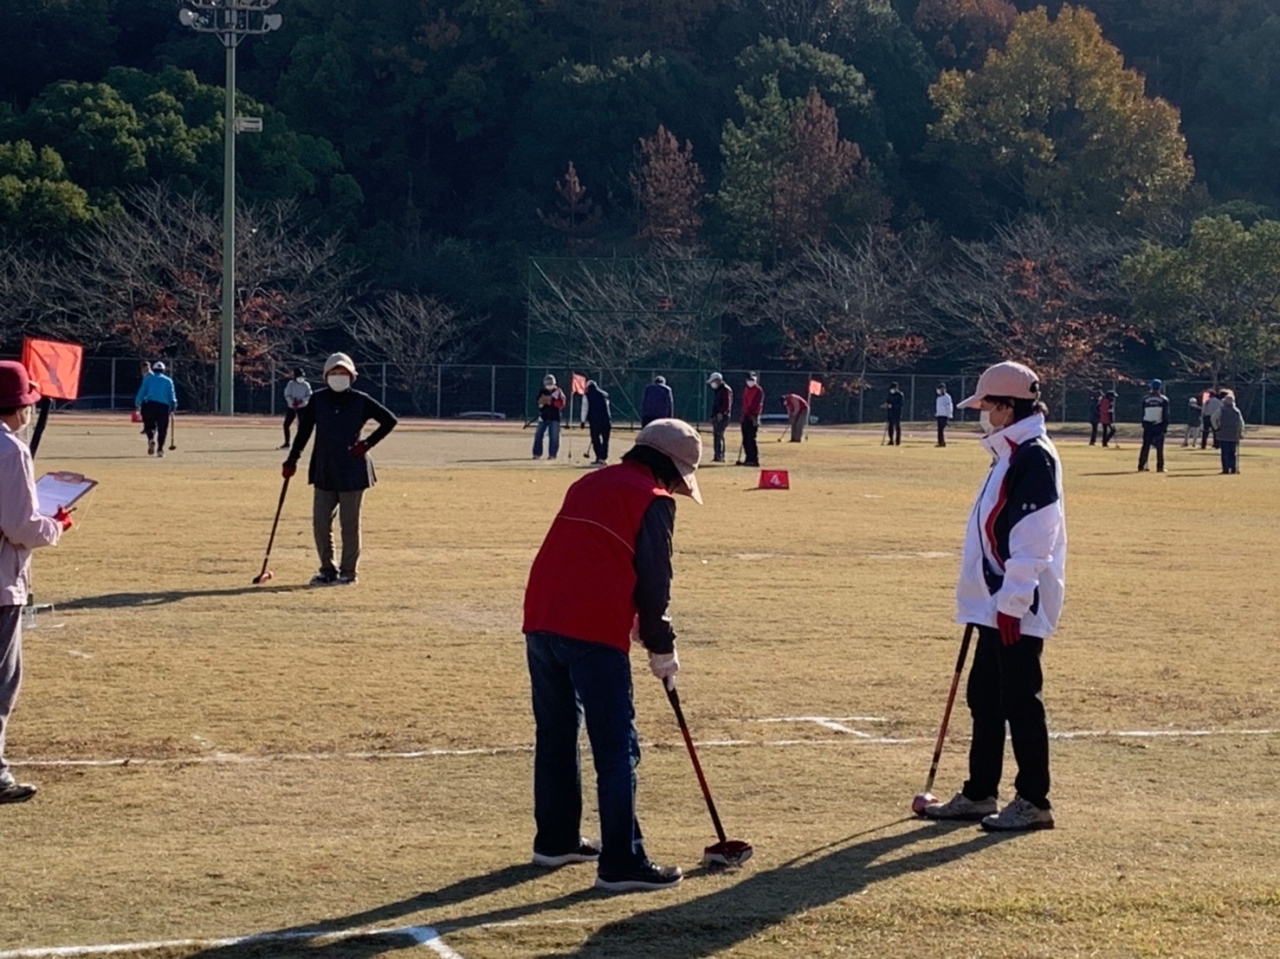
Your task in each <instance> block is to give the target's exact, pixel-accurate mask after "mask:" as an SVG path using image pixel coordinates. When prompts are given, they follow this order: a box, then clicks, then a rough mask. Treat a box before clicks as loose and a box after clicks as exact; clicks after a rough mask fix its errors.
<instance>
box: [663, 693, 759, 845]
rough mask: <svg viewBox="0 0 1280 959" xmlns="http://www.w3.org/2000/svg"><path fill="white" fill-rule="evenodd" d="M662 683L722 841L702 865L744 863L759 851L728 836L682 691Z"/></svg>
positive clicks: (713, 822)
mask: <svg viewBox="0 0 1280 959" xmlns="http://www.w3.org/2000/svg"><path fill="white" fill-rule="evenodd" d="M662 685H663V688H664V689H665V690H666V691H667V699H668V701H670V703H671V708H672V709H673V710H675V714H676V723H677V724H678V725H679V726H680V735H682V736H683V737H684V744H685V746H687V747H688V749H689V758H690V759H691V760H693V771H694V772H695V773H697V774H698V785H699V786H701V787H702V798H703V799H705V800H706V801H707V811H708V812H710V813H711V822H712V825H714V826H715V827H716V836H717V838H719V840H720V841H719V842H717V843H714V844H712V845H710V846H707V847H706V848H705V849H704V850H702V864H703V865H704V866H708V867H711V866H741V865H742V864H743V863H744V862H746V861H747V860H748V859H750V858H751V854H752V853H753V852H754V851H755V850H753V849H752V848H751V843H749V842H744V841H743V840H741V839H726V838H725V835H724V826H722V825H721V824H720V814H719V813H717V812H716V804H715V802H714V801H713V800H712V798H711V789H710V788H709V787H708V786H707V777H706V776H704V775H703V774H702V764H701V763H699V762H698V753H697V751H696V750H695V749H694V748H693V737H692V736H690V735H689V726H688V724H687V723H686V722H685V721H684V711H683V710H682V709H681V708H680V694H679V693H677V692H676V688H675V686H674V685H672V686H668V685H667V684H666V683H665V682H664V683H663V684H662Z"/></svg>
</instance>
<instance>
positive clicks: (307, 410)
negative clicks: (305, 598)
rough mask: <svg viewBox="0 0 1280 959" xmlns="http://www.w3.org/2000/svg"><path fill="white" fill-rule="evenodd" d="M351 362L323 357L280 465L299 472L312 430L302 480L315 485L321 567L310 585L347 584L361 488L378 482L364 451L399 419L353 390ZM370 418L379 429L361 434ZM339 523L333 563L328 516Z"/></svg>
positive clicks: (353, 567)
mask: <svg viewBox="0 0 1280 959" xmlns="http://www.w3.org/2000/svg"><path fill="white" fill-rule="evenodd" d="M355 378H356V365H355V363H353V362H352V360H351V357H349V356H347V354H345V353H334V354H333V355H332V356H330V357H329V358H328V359H327V360H325V361H324V381H325V386H324V387H323V388H321V389H318V390H316V391H315V392H314V393H313V394H311V402H310V403H308V404H307V405H306V406H304V407H303V408H302V410H301V411H300V412H299V414H298V435H297V436H296V437H295V438H294V441H293V448H292V449H290V450H289V458H288V459H286V460H285V461H284V467H283V469H282V470H281V472H282V474H283V475H284V478H285V479H289V478H290V477H291V476H293V475H294V473H296V472H297V471H298V460H299V459H300V458H301V456H302V451H303V450H305V449H306V448H307V442H308V440H310V439H311V433H312V431H314V432H315V434H316V445H315V446H314V447H312V449H311V465H310V466H309V467H308V470H307V482H309V483H310V484H311V485H312V486H313V487H315V496H314V498H313V500H312V526H313V528H314V532H315V538H316V552H317V553H319V554H320V571H319V572H318V573H316V575H315V576H313V577H312V578H311V585H312V586H330V585H333V584H335V583H336V584H339V585H344V586H346V585H351V584H353V583H355V581H356V574H357V567H358V566H359V563H360V545H361V543H360V537H361V531H360V508H361V505H362V503H363V500H364V491H365V490H367V489H369V487H371V486H373V484H374V483H375V482H377V477H376V476H375V475H374V471H373V460H372V458H370V456H369V451H370V450H371V449H373V448H374V447H375V446H377V445H378V444H379V443H381V442H382V441H383V440H384V439H385V438H386V436H387V434H388V433H390V432H391V431H392V430H393V429H395V427H396V423H397V422H399V421H398V420H397V419H396V417H395V414H394V413H392V412H391V411H390V410H388V409H387V408H386V407H385V406H383V405H382V404H381V403H379V402H378V401H377V400H375V399H374V398H373V397H372V396H370V395H369V394H368V393H362V392H360V391H359V390H353V389H352V388H351V384H352V383H353V382H354V381H355ZM369 420H373V421H375V422H376V423H377V424H378V428H377V429H376V430H374V431H373V432H372V433H370V434H369V435H368V436H367V437H365V438H364V439H361V438H360V434H361V432H362V431H363V430H364V426H365V424H366V423H368V422H369ZM334 516H337V517H338V520H339V524H340V525H341V527H342V562H341V565H340V566H334V564H333V555H334V550H333V520H334Z"/></svg>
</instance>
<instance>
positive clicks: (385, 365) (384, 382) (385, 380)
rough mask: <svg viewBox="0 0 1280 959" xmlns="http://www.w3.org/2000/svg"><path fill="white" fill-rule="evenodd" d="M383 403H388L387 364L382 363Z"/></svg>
mask: <svg viewBox="0 0 1280 959" xmlns="http://www.w3.org/2000/svg"><path fill="white" fill-rule="evenodd" d="M382 405H383V406H386V405H387V364H386V363H383V364H382Z"/></svg>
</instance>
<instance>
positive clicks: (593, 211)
mask: <svg viewBox="0 0 1280 959" xmlns="http://www.w3.org/2000/svg"><path fill="white" fill-rule="evenodd" d="M556 193H557V194H558V195H559V197H560V199H559V201H558V202H557V203H556V211H555V212H554V213H543V212H542V210H541V208H539V210H538V219H540V220H541V221H542V222H543V223H545V224H546V225H547V226H549V227H551V229H553V230H555V231H556V232H558V233H560V234H562V235H563V236H565V237H566V238H567V239H568V240H569V242H570V243H572V242H574V241H575V240H576V241H582V240H587V239H589V238H590V237H591V236H592V235H593V234H594V233H595V231H596V230H597V229H598V228H599V227H600V223H601V221H603V220H604V211H603V210H601V209H600V207H598V206H596V203H595V201H594V200H592V199H589V198H588V197H587V188H586V187H585V186H583V185H582V182H581V181H580V180H579V179H578V171H577V170H575V169H574V168H573V161H572V160H570V161H569V169H568V170H566V171H565V174H564V179H563V180H561V181H560V182H559V183H557V184H556Z"/></svg>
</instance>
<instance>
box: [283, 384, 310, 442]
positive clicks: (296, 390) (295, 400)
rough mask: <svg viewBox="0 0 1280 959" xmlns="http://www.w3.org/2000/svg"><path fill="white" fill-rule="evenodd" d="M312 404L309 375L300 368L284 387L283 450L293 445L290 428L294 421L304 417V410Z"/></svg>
mask: <svg viewBox="0 0 1280 959" xmlns="http://www.w3.org/2000/svg"><path fill="white" fill-rule="evenodd" d="M310 402H311V384H310V383H308V382H307V375H306V374H305V373H303V372H302V367H298V368H297V369H295V370H294V371H293V379H291V380H290V381H289V382H288V383H286V384H285V385H284V443H283V444H282V445H281V447H280V448H281V449H282V450H287V449H288V448H289V447H290V446H292V445H293V440H292V439H291V438H290V435H289V427H291V426H293V421H294V420H295V419H297V418H298V417H300V416H301V415H302V408H303V407H304V406H306V405H307V404H308V403H310Z"/></svg>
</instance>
